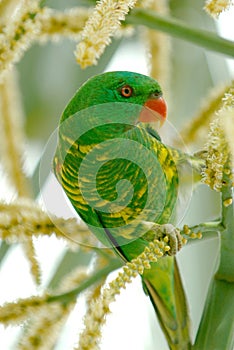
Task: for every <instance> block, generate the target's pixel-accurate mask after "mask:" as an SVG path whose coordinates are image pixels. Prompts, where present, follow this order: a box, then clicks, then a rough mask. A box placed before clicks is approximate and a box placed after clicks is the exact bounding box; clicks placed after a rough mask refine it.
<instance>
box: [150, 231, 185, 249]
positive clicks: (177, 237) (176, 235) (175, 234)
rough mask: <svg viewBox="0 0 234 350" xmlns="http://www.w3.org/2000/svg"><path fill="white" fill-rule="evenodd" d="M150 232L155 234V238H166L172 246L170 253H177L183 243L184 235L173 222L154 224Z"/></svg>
mask: <svg viewBox="0 0 234 350" xmlns="http://www.w3.org/2000/svg"><path fill="white" fill-rule="evenodd" d="M150 232H151V234H152V233H153V234H154V239H160V240H164V241H165V242H167V243H168V245H169V247H170V250H169V251H168V255H175V254H176V253H177V252H178V251H179V250H180V249H181V247H182V245H183V237H182V236H181V234H180V230H179V229H178V228H176V227H174V226H173V225H172V224H164V225H159V224H154V225H153V226H152V227H151V228H150Z"/></svg>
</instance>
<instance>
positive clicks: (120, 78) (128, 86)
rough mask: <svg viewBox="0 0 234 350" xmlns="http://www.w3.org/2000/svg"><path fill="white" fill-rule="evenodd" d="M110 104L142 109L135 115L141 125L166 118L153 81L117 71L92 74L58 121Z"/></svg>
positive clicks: (159, 89)
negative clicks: (89, 108)
mask: <svg viewBox="0 0 234 350" xmlns="http://www.w3.org/2000/svg"><path fill="white" fill-rule="evenodd" d="M114 102H121V103H131V104H136V105H140V106H145V108H144V112H142V113H141V115H140V116H139V121H142V122H149V121H153V120H152V118H153V116H154V117H156V118H158V119H159V120H160V121H161V122H162V121H164V120H165V118H166V104H165V102H164V100H163V98H162V90H161V87H160V86H159V84H158V82H157V81H156V80H154V79H152V78H150V77H148V76H145V75H142V74H138V73H134V72H126V71H118V72H108V73H104V74H100V75H96V76H94V77H92V78H90V79H89V80H88V81H87V82H86V83H85V84H84V85H82V86H81V87H80V89H79V90H78V91H77V92H76V94H75V95H74V97H73V98H72V99H71V101H70V102H69V104H68V105H67V107H66V109H65V111H64V113H63V115H62V118H61V122H63V121H64V120H65V119H67V118H68V117H70V116H71V115H74V114H75V113H77V112H78V111H80V110H83V109H86V108H88V107H91V106H95V105H100V104H104V103H114ZM147 111H150V113H147ZM152 111H153V113H152Z"/></svg>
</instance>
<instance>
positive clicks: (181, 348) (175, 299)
mask: <svg viewBox="0 0 234 350" xmlns="http://www.w3.org/2000/svg"><path fill="white" fill-rule="evenodd" d="M166 259H170V260H169V264H170V268H169V270H168V262H165V260H166ZM160 264H161V266H160ZM148 271H150V272H151V273H150V274H147V273H146V274H144V275H143V284H144V288H145V289H146V293H147V294H148V295H149V297H150V299H151V302H152V304H153V306H154V309H155V311H156V314H157V317H158V320H159V323H160V326H161V328H162V331H163V333H164V335H165V337H166V340H167V342H168V346H169V348H170V349H171V350H190V349H191V341H190V322H189V315H188V307H187V301H186V297H185V293H184V289H183V285H182V281H181V277H180V273H179V269H178V265H177V262H176V259H175V258H173V257H165V258H163V259H161V260H160V261H158V262H157V264H155V265H154V266H152V269H151V270H148ZM168 271H170V272H171V273H170V274H168V273H167V272H168ZM152 272H153V273H154V276H153V275H152ZM161 273H164V277H165V278H161V276H160V274H161ZM157 274H159V276H158V278H157Z"/></svg>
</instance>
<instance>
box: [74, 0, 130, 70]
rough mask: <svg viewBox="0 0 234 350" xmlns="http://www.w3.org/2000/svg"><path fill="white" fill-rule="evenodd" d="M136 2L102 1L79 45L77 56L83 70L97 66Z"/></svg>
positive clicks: (90, 19) (125, 0)
mask: <svg viewBox="0 0 234 350" xmlns="http://www.w3.org/2000/svg"><path fill="white" fill-rule="evenodd" d="M135 3H136V0H101V1H99V2H98V4H97V6H96V8H95V9H94V11H93V14H92V15H91V16H90V17H89V19H88V21H87V23H86V25H85V27H84V29H83V32H82V40H81V42H80V43H79V44H78V46H77V48H76V51H75V56H76V60H77V62H78V63H79V64H80V65H81V67H82V68H85V67H87V66H90V65H93V64H97V60H98V58H99V57H100V56H101V54H102V53H103V51H104V49H105V47H106V46H107V45H109V44H110V42H111V39H110V38H111V37H112V36H113V35H114V34H115V32H116V30H117V29H119V27H120V22H121V21H123V20H124V18H125V15H126V14H127V13H128V12H129V10H130V9H131V8H133V7H134V5H135Z"/></svg>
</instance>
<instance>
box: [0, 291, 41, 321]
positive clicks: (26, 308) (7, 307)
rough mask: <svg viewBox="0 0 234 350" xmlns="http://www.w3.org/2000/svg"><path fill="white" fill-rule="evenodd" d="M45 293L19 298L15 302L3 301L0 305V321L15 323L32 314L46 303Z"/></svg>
mask: <svg viewBox="0 0 234 350" xmlns="http://www.w3.org/2000/svg"><path fill="white" fill-rule="evenodd" d="M46 299H47V295H42V296H33V297H31V298H28V299H19V300H17V302H12V303H5V304H4V305H3V306H0V323H3V324H4V325H5V326H7V325H14V324H15V325H17V324H19V323H21V322H23V321H25V320H26V319H27V318H28V317H30V316H32V315H33V314H34V313H35V312H37V310H38V309H40V308H41V307H42V306H43V305H44V304H45V303H46Z"/></svg>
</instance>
